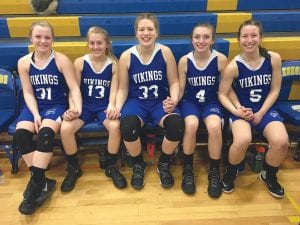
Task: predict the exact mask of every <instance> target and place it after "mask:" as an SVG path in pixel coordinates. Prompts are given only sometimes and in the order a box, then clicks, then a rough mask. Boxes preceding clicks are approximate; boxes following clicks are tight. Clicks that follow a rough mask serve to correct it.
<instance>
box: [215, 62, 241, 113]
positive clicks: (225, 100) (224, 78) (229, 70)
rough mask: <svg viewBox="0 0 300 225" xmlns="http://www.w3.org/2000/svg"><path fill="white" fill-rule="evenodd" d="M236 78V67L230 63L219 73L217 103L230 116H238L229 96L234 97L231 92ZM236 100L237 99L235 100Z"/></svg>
mask: <svg viewBox="0 0 300 225" xmlns="http://www.w3.org/2000/svg"><path fill="white" fill-rule="evenodd" d="M237 76H238V69H237V65H236V63H235V62H234V61H231V62H230V63H229V64H228V65H227V66H226V67H225V68H224V70H223V71H222V73H221V81H220V86H219V101H220V102H221V104H222V105H223V106H224V107H225V108H226V109H227V110H228V111H229V112H231V113H232V114H234V115H236V116H240V115H239V113H238V110H237V108H236V107H235V105H234V103H233V102H232V101H231V99H230V96H232V95H233V96H236V94H235V93H234V92H233V90H232V83H233V79H234V78H235V77H237ZM236 100H237V98H236Z"/></svg>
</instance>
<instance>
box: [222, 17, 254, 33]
mask: <svg viewBox="0 0 300 225" xmlns="http://www.w3.org/2000/svg"><path fill="white" fill-rule="evenodd" d="M217 16H218V17H217V28H216V31H217V33H232V32H233V33H237V32H238V29H239V26H240V25H241V23H243V22H244V21H245V20H249V19H251V18H252V14H251V13H218V14H217Z"/></svg>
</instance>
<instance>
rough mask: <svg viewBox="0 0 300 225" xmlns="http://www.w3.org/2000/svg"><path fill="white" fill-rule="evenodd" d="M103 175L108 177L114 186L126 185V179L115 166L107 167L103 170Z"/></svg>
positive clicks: (123, 186) (122, 186)
mask: <svg viewBox="0 0 300 225" xmlns="http://www.w3.org/2000/svg"><path fill="white" fill-rule="evenodd" d="M105 175H106V176H107V177H110V178H111V179H112V181H113V184H114V185H115V187H116V188H119V189H122V188H126V187H127V181H126V179H125V177H124V176H123V175H122V174H121V173H120V171H119V170H118V169H117V168H116V167H115V166H112V167H109V168H107V169H106V170H105Z"/></svg>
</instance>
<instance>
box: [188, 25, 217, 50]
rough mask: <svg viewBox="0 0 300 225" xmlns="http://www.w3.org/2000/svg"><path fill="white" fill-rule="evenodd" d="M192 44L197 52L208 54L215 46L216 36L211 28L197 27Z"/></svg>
mask: <svg viewBox="0 0 300 225" xmlns="http://www.w3.org/2000/svg"><path fill="white" fill-rule="evenodd" d="M192 44H193V47H194V49H195V50H196V51H197V52H208V51H210V49H211V46H212V45H213V44H214V35H213V30H212V28H211V27H208V26H201V25H200V26H196V27H195V28H194V30H193V34H192Z"/></svg>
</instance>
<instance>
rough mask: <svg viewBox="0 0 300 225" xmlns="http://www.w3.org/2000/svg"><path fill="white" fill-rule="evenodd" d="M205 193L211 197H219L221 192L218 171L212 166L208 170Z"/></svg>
mask: <svg viewBox="0 0 300 225" xmlns="http://www.w3.org/2000/svg"><path fill="white" fill-rule="evenodd" d="M227 187H228V186H227ZM207 193H208V195H209V196H210V197H212V198H219V197H220V196H221V194H222V188H221V182H220V173H219V170H218V169H217V168H212V169H210V170H209V172H208V187H207Z"/></svg>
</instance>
